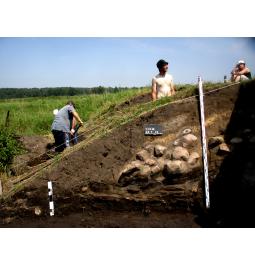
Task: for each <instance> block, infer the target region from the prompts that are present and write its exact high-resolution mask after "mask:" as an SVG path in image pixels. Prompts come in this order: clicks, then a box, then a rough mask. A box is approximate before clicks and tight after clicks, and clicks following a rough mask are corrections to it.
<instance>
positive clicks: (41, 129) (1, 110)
mask: <svg viewBox="0 0 255 264" xmlns="http://www.w3.org/2000/svg"><path fill="white" fill-rule="evenodd" d="M221 85H222V84H219V83H215V84H212V83H208V84H206V85H205V87H207V88H209V89H210V88H214V87H219V86H221ZM177 90H178V93H177V94H176V95H175V96H174V97H173V98H164V99H162V100H160V101H157V102H156V103H151V104H148V105H146V107H145V108H144V106H143V105H141V107H140V105H138V106H136V107H135V108H137V109H136V110H135V109H133V108H132V111H131V113H130V114H131V115H132V112H133V111H134V112H133V113H134V116H135V115H137V114H139V113H140V112H141V111H142V112H143V111H146V109H147V110H150V108H151V109H153V107H156V106H157V105H161V104H164V103H167V102H169V101H172V100H175V99H178V98H184V97H187V96H190V95H192V94H194V93H195V90H196V85H177ZM149 91H150V88H143V89H130V90H125V91H121V92H118V93H107V94H100V95H83V96H73V97H65V96H59V97H46V98H45V97H44V98H25V99H9V100H0V126H1V125H3V124H4V123H5V118H6V113H7V111H8V110H10V128H11V129H12V130H14V131H15V132H16V133H17V134H19V135H38V134H39V135H45V134H49V133H50V128H51V123H52V121H53V113H52V111H53V109H55V108H58V109H60V108H61V107H62V106H63V105H64V104H65V103H66V102H67V100H69V99H71V100H73V101H74V102H75V103H76V105H77V110H78V112H79V114H80V116H81V117H82V119H83V120H84V121H85V122H87V121H89V120H96V119H97V117H100V116H101V114H102V113H106V112H107V111H110V114H111V115H112V114H113V113H111V111H112V110H113V109H114V106H115V105H118V104H120V103H122V102H124V101H126V100H128V99H130V98H132V97H135V96H137V95H139V94H142V93H146V92H149ZM140 108H141V109H140ZM142 108H144V109H142ZM139 109H140V110H139ZM129 110H131V109H129ZM127 111H128V110H127ZM137 111H138V112H137Z"/></svg>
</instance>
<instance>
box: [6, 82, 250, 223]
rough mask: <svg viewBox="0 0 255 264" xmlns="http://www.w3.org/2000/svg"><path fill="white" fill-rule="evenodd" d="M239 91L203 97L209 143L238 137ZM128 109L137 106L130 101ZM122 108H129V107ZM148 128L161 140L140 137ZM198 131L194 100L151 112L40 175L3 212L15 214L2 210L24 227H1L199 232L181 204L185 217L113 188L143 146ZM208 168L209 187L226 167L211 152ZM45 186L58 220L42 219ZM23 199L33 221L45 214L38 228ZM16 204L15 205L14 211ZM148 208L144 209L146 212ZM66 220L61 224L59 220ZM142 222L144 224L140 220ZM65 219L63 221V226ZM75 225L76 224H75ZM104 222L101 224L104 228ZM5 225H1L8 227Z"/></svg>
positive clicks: (169, 207)
mask: <svg viewBox="0 0 255 264" xmlns="http://www.w3.org/2000/svg"><path fill="white" fill-rule="evenodd" d="M253 85H254V83H253ZM239 90H240V89H239V85H235V86H231V87H229V88H227V89H224V90H220V91H218V92H214V93H211V94H208V95H206V96H205V112H206V113H205V115H206V120H207V130H206V132H207V137H211V136H218V135H224V136H225V138H227V139H228V138H231V137H232V136H236V135H234V134H235V133H234V131H233V128H229V127H230V125H229V121H230V118H231V117H232V119H233V109H234V108H235V109H236V104H237V101H238V98H239ZM148 96H149V95H146V96H140V97H139V99H137V100H138V103H139V102H140V101H139V100H142V101H141V102H143V100H144V101H147V100H148V99H149V97H148ZM147 97H148V98H147ZM253 98H254V97H253ZM132 103H137V102H136V101H135V99H134V102H132ZM126 104H127V105H128V104H130V103H126ZM122 107H123V106H122ZM249 111H251V110H249ZM231 114H232V116H231ZM146 124H162V125H163V127H164V129H165V132H164V136H163V137H152V136H144V134H143V127H144V125H146ZM199 125H200V124H199V110H198V102H197V100H196V99H192V100H189V101H184V102H183V103H176V104H170V105H167V106H164V107H162V108H160V109H157V110H155V111H154V112H151V113H147V114H146V115H144V116H142V117H140V118H138V119H137V120H135V121H133V122H130V123H128V124H125V125H123V126H122V127H120V128H118V129H116V130H114V131H113V132H112V133H110V134H108V135H107V136H105V137H103V138H101V139H98V140H96V141H94V142H93V144H90V145H88V146H86V147H85V148H83V149H80V150H78V151H76V152H74V153H72V154H71V155H69V156H68V157H65V158H63V159H62V160H61V162H59V164H57V165H56V166H55V167H54V168H52V169H51V170H50V171H46V172H45V173H44V174H43V175H41V176H40V177H38V178H36V179H35V180H33V181H32V182H31V183H29V184H27V186H26V187H25V189H24V190H23V191H20V192H19V193H17V194H16V195H15V196H14V197H12V201H11V202H10V203H8V204H6V205H5V207H4V208H2V209H6V206H8V208H9V209H10V208H12V209H13V210H12V209H10V210H9V211H8V210H7V211H6V210H3V216H4V217H5V220H6V218H8V217H9V218H12V217H15V216H17V215H19V217H23V216H24V217H25V218H23V219H27V220H24V221H25V222H24V221H23V220H22V218H21V219H20V220H18V219H17V220H15V221H14V222H13V223H11V224H9V225H4V226H13V227H19V226H21V227H22V226H30V223H31V227H32V226H33V227H34V226H40V227H43V226H44V227H47V226H49V227H51V226H54V227H57V226H62V227H68V226H88V227H89V226H91V227H92V226H97V227H106V226H109V227H111V226H113V227H117V226H120V227H132V226H137V227H138V226H139V227H143V226H144V227H149V226H157V227H167V226H168V227H171V226H172V227H182V226H183V227H185V226H190V227H193V226H198V224H197V223H195V221H194V218H195V217H194V215H193V214H190V213H187V209H188V208H187V207H189V206H186V207H185V205H183V204H181V206H178V205H177V207H179V209H181V210H183V211H182V212H183V213H177V212H176V211H174V210H175V209H176V207H175V206H174V205H173V204H171V203H168V204H167V205H162V203H160V201H161V198H162V195H157V193H156V190H155V189H152V190H151V191H150V192H149V195H147V196H146V195H142V196H139V195H138V196H137V195H132V194H129V195H128V197H127V196H125V195H126V193H121V192H120V191H119V189H118V186H117V185H116V178H117V175H118V173H119V172H120V170H121V169H122V168H123V165H124V164H125V163H126V162H128V161H130V160H131V159H134V157H135V153H136V152H137V151H138V150H139V149H140V148H141V147H142V146H143V145H144V143H146V142H153V141H157V140H158V141H160V140H164V139H165V140H168V138H171V140H174V139H175V138H176V136H177V135H178V134H179V133H180V131H182V130H183V129H185V128H192V129H193V130H194V131H196V132H195V134H196V135H197V136H198V137H200V130H199ZM234 129H235V128H234ZM241 129H243V128H241ZM254 156H255V155H254ZM209 162H210V163H209V174H210V176H211V181H213V179H214V178H215V176H216V175H217V174H218V173H219V171H220V170H221V166H222V164H224V162H225V160H224V158H223V157H218V156H217V155H215V154H214V153H213V152H212V153H211V152H210V153H209ZM197 177H198V179H199V180H200V181H201V179H202V174H201V170H199V171H198V172H197ZM48 180H51V181H53V187H54V200H55V202H56V207H57V208H59V210H56V218H55V219H56V220H51V219H49V217H46V215H47V214H48V211H47V209H46V208H48V200H47V181H48ZM224 183H225V181H224ZM91 186H92V187H91ZM93 186H94V187H93ZM83 187H85V189H86V188H88V190H89V191H88V192H87V191H83V190H82V188H83ZM116 188H117V189H116ZM213 188H214V189H215V190H216V189H217V188H215V187H214V186H213ZM214 189H213V190H214ZM223 192H224V191H223ZM169 196H171V193H168V194H167V195H166V197H169ZM148 197H152V199H151V200H150V199H149V198H148ZM199 197H200V198H201V195H200V196H199ZM163 198H165V197H163ZM22 199H23V200H26V205H25V206H24V207H29V208H30V215H29V217H31V212H32V209H31V208H34V207H35V206H40V207H42V208H45V211H44V213H43V215H44V218H43V217H42V216H41V217H39V218H37V219H38V221H36V223H38V225H37V224H36V223H35V222H34V221H31V220H29V218H27V217H28V214H27V211H29V210H26V209H24V208H23V207H22V206H23V205H22V206H21V205H20V204H22V201H21V203H19V202H17V201H19V200H22ZM216 200H217V199H216ZM213 201H214V199H213ZM15 204H16V205H17V204H18V206H16V208H15ZM97 207H98V208H97ZM14 208H15V209H14ZM81 208H83V211H81V210H82V209H81ZM84 208H85V212H91V213H90V214H91V215H89V214H87V213H85V214H84ZM144 208H145V209H144ZM146 208H148V210H147V209H146ZM169 210H170V211H171V213H170V215H172V218H171V217H170V218H171V219H172V220H170V218H169V216H168V215H167V212H168V213H169ZM222 211H224V209H222V210H221V211H220V212H218V211H217V210H215V212H216V213H215V214H216V215H217V217H218V218H217V217H215V219H216V220H217V221H219V220H218V219H219V218H220V217H222ZM175 212H176V213H175ZM64 215H65V218H61V217H62V216H64ZM93 216H95V217H93ZM33 217H35V216H33ZM84 217H85V218H84ZM143 217H147V218H144V219H143ZM30 219H31V218H30ZM42 219H44V220H42ZM57 219H58V220H57ZM64 219H66V222H65V220H64ZM75 219H76V220H77V219H79V220H78V222H77V221H76V220H75ZM82 219H83V220H82ZM102 219H105V222H104V221H103V220H102ZM107 219H108V220H107ZM145 219H150V220H145ZM174 219H175V220H176V221H175V220H174ZM178 219H179V220H178ZM185 219H186V220H185ZM5 220H4V222H3V223H6V221H5ZM216 220H215V221H216ZM54 221H55V222H54ZM146 221H147V224H146ZM171 221H172V222H171ZM178 221H179V222H178ZM185 221H186V222H185ZM7 222H8V221H7ZM32 222H33V224H32ZM198 222H199V221H198ZM209 222H210V221H209V220H208V215H206V217H205V218H203V219H202V220H201V219H200V222H199V225H201V226H208V225H209V226H210V224H208V223H209ZM167 223H168V224H167ZM212 225H214V224H212Z"/></svg>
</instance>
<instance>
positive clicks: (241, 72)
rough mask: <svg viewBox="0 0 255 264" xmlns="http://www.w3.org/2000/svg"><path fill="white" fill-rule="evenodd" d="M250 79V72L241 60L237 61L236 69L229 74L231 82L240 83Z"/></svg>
mask: <svg viewBox="0 0 255 264" xmlns="http://www.w3.org/2000/svg"><path fill="white" fill-rule="evenodd" d="M250 79H251V71H250V70H249V68H247V67H246V65H245V62H244V61H243V60H240V61H238V63H237V65H236V68H235V69H234V70H233V71H232V72H231V81H232V82H240V81H248V80H250Z"/></svg>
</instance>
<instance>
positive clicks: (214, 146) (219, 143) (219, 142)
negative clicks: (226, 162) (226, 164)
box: [208, 136, 230, 156]
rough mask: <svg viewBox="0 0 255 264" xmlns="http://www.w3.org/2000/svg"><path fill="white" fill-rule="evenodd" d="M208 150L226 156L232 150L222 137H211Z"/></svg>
mask: <svg viewBox="0 0 255 264" xmlns="http://www.w3.org/2000/svg"><path fill="white" fill-rule="evenodd" d="M208 148H209V149H210V150H213V151H214V152H215V153H216V154H217V155H221V156H223V155H226V154H228V153H229V152H230V148H229V147H228V145H227V144H226V143H225V141H224V138H223V137H222V136H216V137H211V138H209V140H208Z"/></svg>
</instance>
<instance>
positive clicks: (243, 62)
mask: <svg viewBox="0 0 255 264" xmlns="http://www.w3.org/2000/svg"><path fill="white" fill-rule="evenodd" d="M240 64H245V61H244V60H240V61H238V63H237V65H240Z"/></svg>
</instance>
